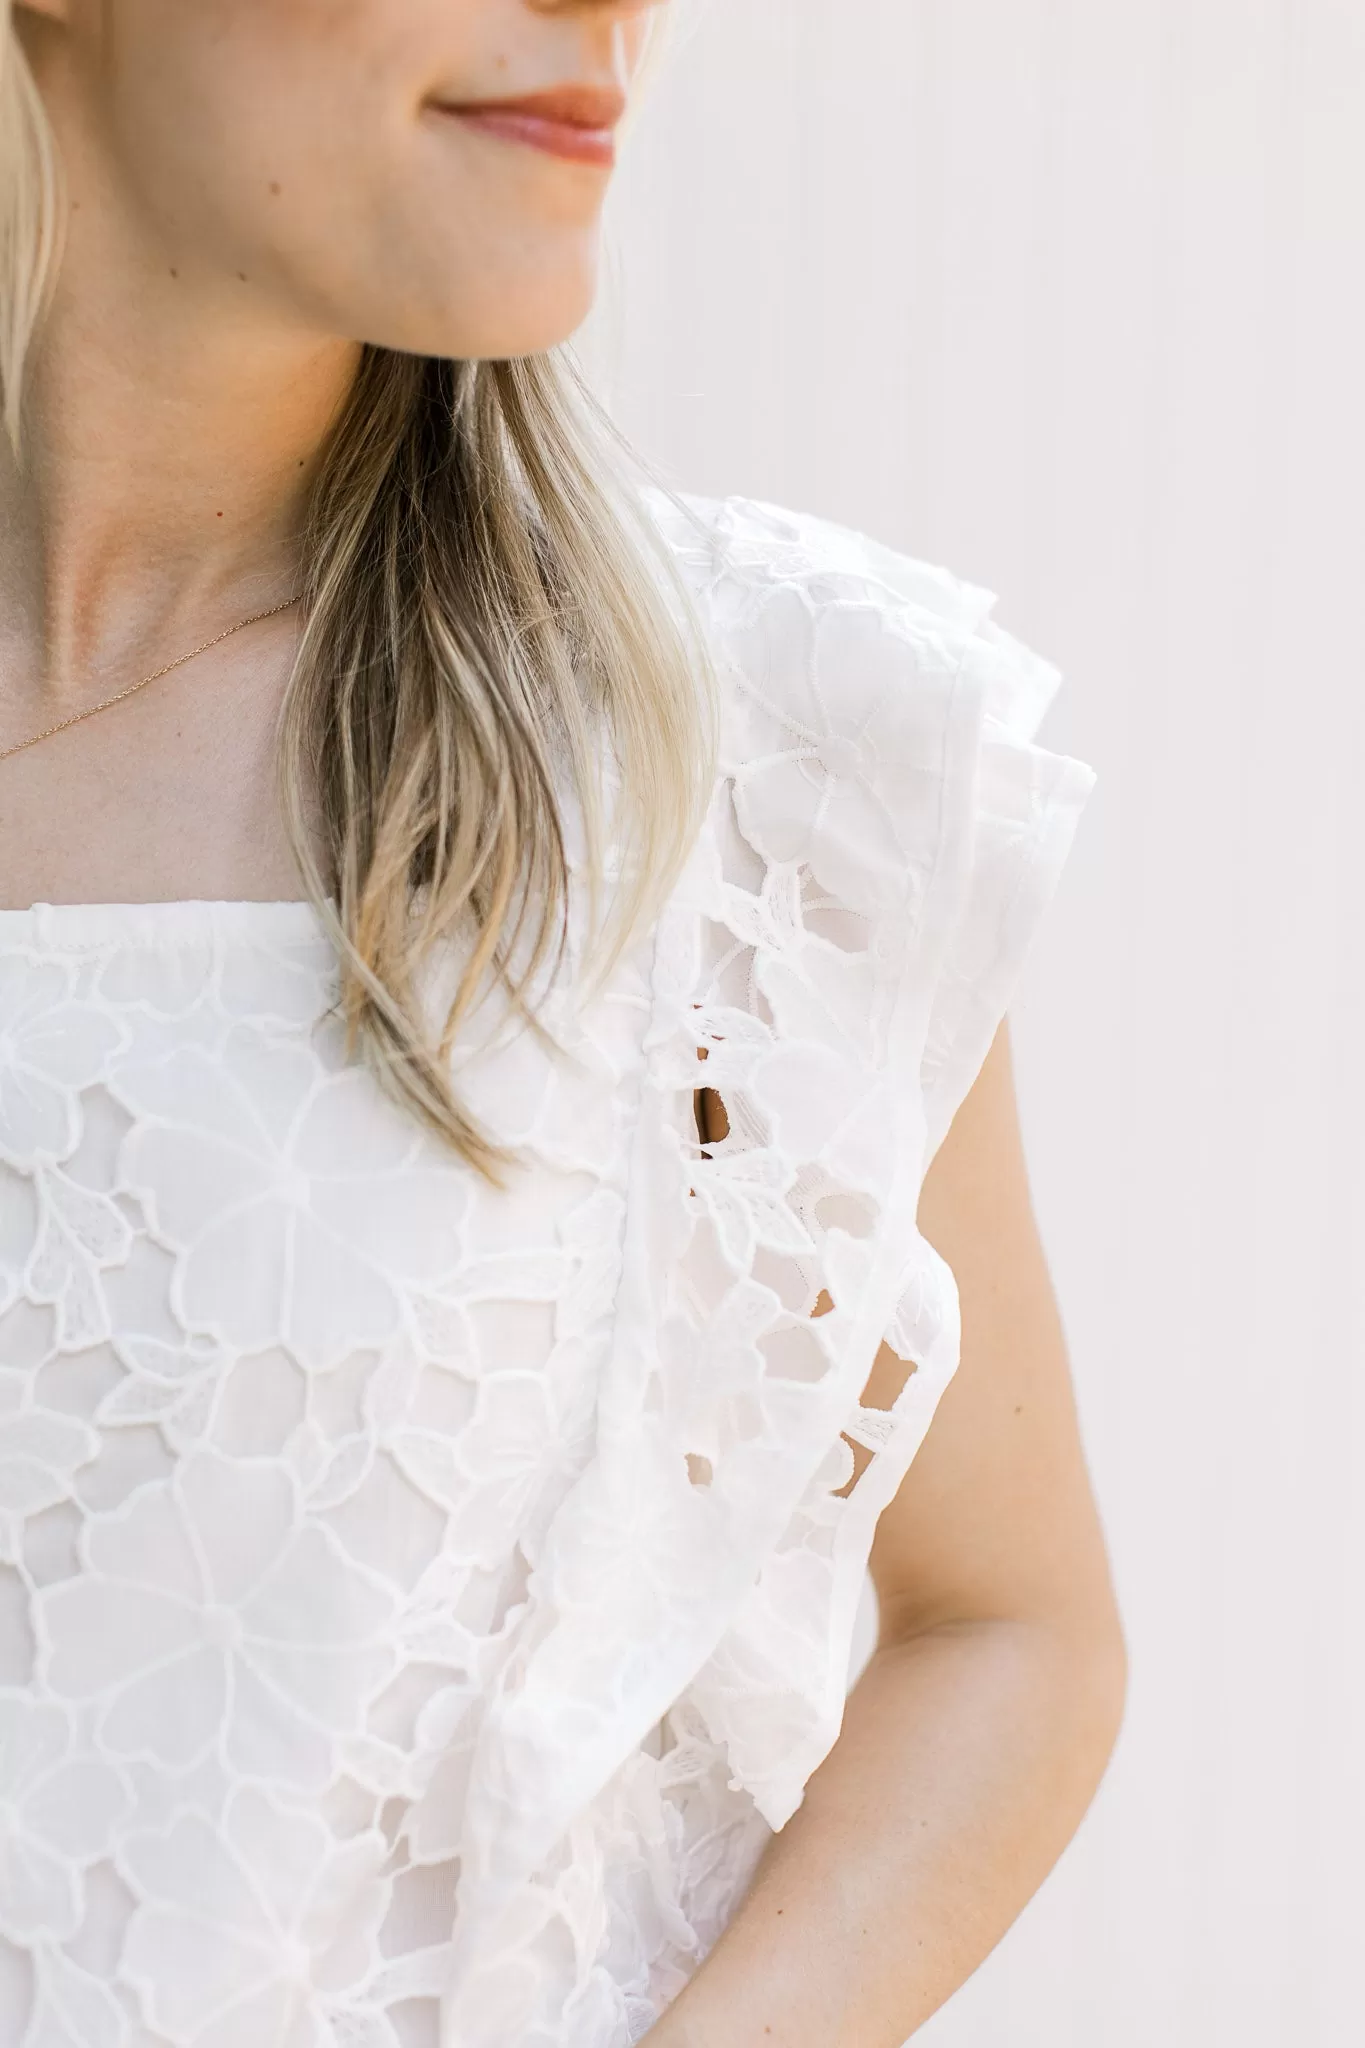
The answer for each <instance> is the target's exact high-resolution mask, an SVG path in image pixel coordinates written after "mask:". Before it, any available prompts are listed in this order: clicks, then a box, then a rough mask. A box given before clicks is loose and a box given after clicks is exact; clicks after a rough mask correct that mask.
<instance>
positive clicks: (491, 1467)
mask: <svg viewBox="0 0 1365 2048" xmlns="http://www.w3.org/2000/svg"><path fill="white" fill-rule="evenodd" d="M666 516H667V517H668V518H669V519H670V520H671V521H672V531H673V536H674V539H675V542H676V546H677V548H678V550H679V553H680V555H681V557H682V559H683V560H684V562H685V564H686V566H687V569H688V572H689V574H690V576H691V579H692V582H693V585H694V588H695V590H696V593H697V597H698V601H699V603H700V605H701V608H702V611H703V614H704V616H705V618H706V620H707V622H708V627H709V631H710V633H711V636H712V639H713V643H714V646H715V649H716V654H717V659H718V662H719V666H720V672H721V682H722V693H723V703H724V715H725V732H724V750H723V761H722V771H721V774H720V777H719V779H718V782H717V786H716V790H715V798H714V803H713V806H712V809H711V813H710V818H709V822H708V824H707V826H706V829H705V831H704V833H703V834H702V836H701V838H700V840H699V842H698V844H697V846H696V849H695V854H694V857H693V859H692V862H691V865H690V868H689V869H688V871H687V873H686V875H685V877H684V879H683V881H682V883H681V885H680V886H679V887H678V888H677V890H676V892H675V893H674V895H673V897H672V899H671V901H670V904H669V906H668V908H667V910H666V912H665V914H664V915H663V916H662V917H661V918H660V920H659V921H658V923H657V926H656V927H655V928H654V929H653V930H652V931H651V932H650V933H648V934H647V935H646V936H645V937H644V938H643V939H642V940H641V941H640V943H639V944H638V945H637V946H636V948H635V949H634V951H633V952H632V953H631V955H630V956H629V957H628V959H627V960H626V961H625V962H624V963H623V964H622V966H621V968H620V970H619V972H618V973H617V974H616V976H615V979H614V981H613V983H612V985H611V986H610V988H609V989H608V990H607V991H606V992H605V994H604V995H602V996H601V997H600V998H599V999H598V1000H596V1001H595V1002H594V1003H593V1004H592V1005H591V1007H586V1008H585V1007H583V1006H582V1005H579V1006H578V1007H577V1008H575V1006H574V1004H573V1003H572V1001H571V1000H570V999H569V996H568V995H564V994H561V996H560V997H559V998H557V999H556V1001H555V1003H554V1004H553V1005H552V1011H553V1014H552V1015H551V1016H550V1018H549V1021H550V1022H551V1024H552V1028H553V1029H554V1030H555V1031H556V1032H557V1034H558V1035H559V1037H560V1039H561V1042H562V1044H563V1045H564V1047H565V1052H564V1054H563V1055H562V1056H559V1057H556V1056H555V1055H554V1054H553V1053H552V1052H550V1051H547V1050H543V1049H541V1048H540V1047H539V1046H537V1045H536V1044H535V1043H534V1042H533V1041H532V1040H531V1039H530V1038H529V1037H527V1036H525V1035H522V1036H520V1037H516V1036H514V1035H511V1034H506V1033H504V1034H501V1036H499V1037H487V1036H485V1038H484V1039H482V1040H480V1041H479V1042H478V1043H475V1044H473V1045H471V1047H470V1049H469V1050H468V1051H467V1052H466V1053H465V1054H464V1055H463V1056H462V1066H463V1073H462V1077H461V1078H462V1085H463V1087H464V1088H465V1090H466V1091H467V1094H468V1096H469V1098H470V1099H471V1100H472V1103H473V1105H474V1107H475V1108H476V1110H477V1111H478V1112H479V1113H480V1114H481V1115H482V1117H483V1118H484V1119H485V1120H486V1122H487V1123H488V1124H489V1125H490V1126H491V1127H492V1128H493V1129H494V1130H495V1131H496V1132H498V1133H499V1134H500V1135H501V1136H503V1137H504V1138H506V1139H508V1140H510V1141H513V1142H516V1143H520V1144H523V1145H525V1146H526V1147H527V1148H528V1149H529V1156H530V1158H531V1159H532V1161H533V1164H532V1167H531V1169H530V1170H529V1171H527V1172H525V1173H523V1174H522V1175H520V1176H519V1177H517V1178H515V1179H514V1180H513V1181H512V1182H511V1184H510V1186H509V1188H508V1191H507V1192H506V1193H505V1194H497V1193H494V1192H493V1191H491V1190H490V1189H489V1188H488V1187H487V1186H486V1185H485V1184H484V1183H482V1182H481V1181H479V1180H478V1179H477V1178H476V1177H474V1176H473V1175H472V1174H471V1173H470V1172H469V1171H468V1170H467V1169H466V1168H465V1167H464V1166H463V1165H462V1164H461V1163H460V1162H459V1161H458V1160H456V1159H455V1158H454V1157H452V1156H451V1155H449V1154H447V1153H446V1152H444V1151H443V1150H442V1149H441V1147H440V1146H439V1145H438V1144H437V1143H436V1142H435V1141H434V1140H432V1139H430V1138H428V1137H427V1136H426V1135H424V1133H423V1132H422V1131H421V1130H420V1129H418V1128H417V1127H416V1125H415V1124H414V1123H413V1122H412V1121H410V1120H409V1119H407V1118H405V1117H404V1115H403V1114H401V1113H400V1112H399V1111H398V1110H397V1109H395V1108H393V1107H391V1106H390V1105H389V1103H388V1102H387V1100H386V1099H385V1098H383V1097H382V1096H381V1094H380V1092H379V1090H378V1088H377V1087H376V1085H375V1084H374V1083H373V1082H372V1081H371V1079H370V1078H369V1076H368V1075H367V1073H366V1072H364V1071H362V1070H360V1069H358V1068H356V1067H354V1066H350V1067H348V1066H347V1065H346V1064H345V1063H344V1062H343V1060H342V1057H341V1054H340V1051H339V1043H338V1031H337V1027H336V1024H335V1022H334V1021H333V1020H332V1019H331V1018H330V1017H329V1016H328V1014H327V1013H328V1008H329V1004H330V1002H331V1000H332V992H333V973H332V970H333V961H332V956H331V953H330V950H329V948H328V945H327V944H326V942H325V940H324V938H323V937H322V934H321V929H320V927H319V926H318V925H317V924H316V922H315V920H314V917H313V914H312V912H311V911H310V910H309V909H308V908H307V907H305V906H302V905H299V904H293V903H194V902H182V903H161V904H146V905H137V906H118V905H116V906H101V905H96V906H80V907H55V908H54V907H50V906H46V905H38V906H36V907H35V908H34V909H33V910H31V911H19V912H14V911H11V912H6V913H3V914H0V2040H3V2042H4V2043H6V2044H7V2048H625V2044H627V2043H632V2042H635V2041H638V2040H639V2039H640V2038H641V2037H642V2036H643V2035H644V2034H645V2032H646V2031H647V2030H648V2028H649V2026H650V2023H651V2021H652V2020H653V2019H654V2018H655V2017H657V2015H658V2014H659V2012H660V2011H661V2010H662V2009H663V2008H664V2007H665V2006H666V2005H667V2003H668V2002H669V2001H670V2000H671V1999H672V1998H673V1997H674V1996H675V1995H676V1994H677V1993H678V1991H679V1990H680V1989H681V1988H682V1986H683V1985H684V1983H685V1982H686V1980H687V1979H688V1977H689V1976H690V1974H691V1973H692V1972H693V1971H694V1970H695V1968H696V1967H697V1964H698V1962H699V1961H700V1960H701V1959H702V1958H703V1957H704V1955H705V1954H706V1952H707V1950H708V1948H709V1946H710V1945H711V1943H712V1942H713V1941H714V1939H715V1938H716V1936H717V1934H718V1932H719V1931H720V1929H721V1928H722V1927H723V1925H724V1923H725V1921H726V1919H727V1918H728V1916H729V1914H730V1912H731V1910H732V1908H733V1906H734V1903H735V1901H736V1899H737V1897H738V1895H739V1893H740V1892H741V1891H742V1889H743V1887H744V1885H745V1884H746V1882H747V1879H748V1877H749V1875H750V1873H751V1871H752V1869H753V1865H754V1863H755V1861H756V1859H757V1857H758V1855H759V1853H760V1851H761V1850H762V1848H763V1845H764V1843H765V1842H766V1841H767V1839H768V1838H769V1835H770V1832H771V1830H773V1829H775V1828H780V1827H781V1826H782V1824H783V1823H784V1822H785V1821H786V1820H787V1818H788V1817H789V1816H790V1814H791V1813H792V1812H793V1810H794V1809H795V1807H796V1806H797V1805H798V1804H799V1802H800V1799H801V1796H802V1788H803V1785H804V1784H805V1781H806V1779H807V1777H808V1775H809V1774H810V1772H811V1770H812V1769H813V1768H814V1766H815V1765H816V1764H817V1763H818V1762H819V1761H820V1759H821V1758H822V1757H823V1756H824V1754H825V1753H826V1751H827V1750H828V1748H829V1746H830V1744H831V1743H832V1742H833V1740H834V1738H835V1735H836V1733H837V1731H838V1728H839V1723H840V1715H841V1711H842V1706H843V1700H844V1693H845V1685H846V1674H847V1668H848V1657H849V1640H850V1631H851V1628H852V1624H853V1617H854V1612H855V1608H856V1605H857V1600H858V1595H859V1591H860V1587H861V1585H862V1582H863V1577H864V1571H865V1564H866V1559H867V1554H868V1547H869V1543H870V1540H871V1537H872V1532H873V1526H874V1524H875V1522H876V1520H877V1516H878V1514H879V1513H880V1511H881V1509H882V1508H883V1507H884V1506H885V1504H886V1502H887V1501H888V1500H889V1499H890V1497H891V1495H892V1494H893V1492H894V1491H895V1489H896V1487H897V1485H898V1483H899V1481H900V1480H901V1478H902V1476H903V1474H904V1472H905V1470H906V1467H907V1465H908V1464H909V1461H910V1459H911V1457H912V1456H913V1454H914V1452H915V1449H916V1447H917V1446H918V1444H919V1443H920V1441H921V1439H922V1437H923V1435H924V1432H925V1430H926V1428H927V1427H928V1425H929V1421H930V1418H931V1416H932V1414H933V1411H934V1406H935V1403H936V1402H937V1400H938V1398H939V1396H940V1394H941V1393H942V1391H943V1388H944V1385H945V1383H946V1381H947V1380H948V1378H949V1376H950V1374H951V1373H952V1371H953V1368H954V1365H955V1363H956V1360H957V1347H958V1327H957V1313H956V1310H957V1298H956V1292H955V1288H954V1284H953V1280H952V1276H951V1274H950V1273H949V1271H948V1269H947V1268H946V1267H945V1265H944V1264H943V1262H942V1260H941V1259H939V1258H938V1257H937V1256H936V1254H935V1253H934V1252H933V1251H932V1250H931V1249H930V1247H929V1246H928V1244H927V1243H926V1242H925V1241H924V1240H923V1239H922V1238H921V1237H920V1236H919V1235H918V1234H917V1232H916V1229H915V1212H916V1203H917V1197H918V1193H919V1189H920V1184H921V1181H922V1178H923V1174H924V1170H925V1167H926V1165H927V1163H928V1160H929V1158H930V1157H931V1155H932V1153H933V1151H934V1149H935V1148H936V1146H937V1145H938V1143H939V1141H940V1140H941V1138H942V1137H943V1135H944V1132H945V1131H946V1129H947V1127H948V1124H949V1122H950V1120H951V1118H952V1116H953V1114H954V1111H955V1110H956V1108H957V1106H958V1104H959V1103H960V1101H961V1100H962V1098H963V1096H964V1095H965V1093H966V1091H967V1089H968V1087H969V1086H970V1084H971V1082H972V1080H973V1079H974V1077H975V1075H976V1073H977V1071H978V1069H979V1067H980V1064H981V1062H982V1059H983V1058H984V1056H985V1053H986V1051H987V1049H988V1047H989V1044H990V1041H991V1038H992V1036H993V1035H994V1032H995V1030H996V1028H997V1025H998V1024H999V1022H1000V1019H1001V1017H1002V1014H1003V1013H1004V1011H1005V1008H1006V1004H1007V1002H1008V1000H1009V998H1010V995H1011V992H1012V990H1013V988H1014V985H1015V982H1016V979H1017V976H1018V974H1019V971H1020V967H1021V964H1022V962H1023V959H1024V956H1025V953H1026V951H1027V948H1028V946H1029V943H1030V940H1031V939H1032V937H1033V934H1034V931H1035V928H1036V927H1037V925H1038V923H1039V919H1040V917H1041V915H1042V912H1043V910H1044V907H1045V905H1046V902H1047V900H1048V898H1049V896H1050V894H1051V892H1052V890H1053V887H1054V884H1055V882H1056V879H1057V876H1058V873H1059V870H1060V868H1061V866H1062V863H1063V861H1064V859H1065V857H1066V853H1067V850H1068V847H1069V844H1070V841H1071V838H1072V833H1073V829H1074V827H1075V824H1076V821H1077V817H1078V815H1079V813H1080V811H1081V809H1082V806H1083V804H1084V802H1085V800H1086V797H1087V795H1088V793H1089V791H1090V788H1091V785H1092V782H1093V780H1094V778H1093V775H1092V773H1091V771H1090V770H1089V769H1088V768H1087V767H1085V766H1084V765H1082V764H1081V763H1079V762H1076V761H1073V760H1068V759H1065V758H1063V757H1061V756H1058V755H1056V754H1053V753H1048V752H1045V751H1043V750H1042V749H1040V748H1039V747H1037V746H1035V745H1034V744H1032V743H1031V735H1032V733H1033V731H1034V729H1035V727H1036V726H1037V724H1038V721H1039V719H1040V718H1041V716H1042V714H1043V712H1044V710H1045V709H1046V707H1047V705H1048V703H1049V701H1050V699H1051V698H1052V696H1053V693H1054V691H1055V689H1056V687H1057V684H1058V680H1059V678H1058V675H1057V672H1056V671H1055V669H1053V668H1051V667H1050V666H1049V665H1048V664H1046V663H1045V662H1043V661H1041V660H1039V659H1038V658H1037V657H1036V656H1034V655H1032V654H1030V653H1029V652H1027V651H1026V650H1025V649H1024V648H1023V647H1022V646H1021V645H1020V644H1019V643H1018V642H1017V641H1015V640H1013V639H1011V638H1010V637H1008V636H1007V635H1006V634H1005V633H1003V632H1002V631H1000V629H999V628H998V627H996V626H995V625H994V624H993V623H992V622H991V620H990V618H989V616H988V615H989V613H990V610H991V607H992V604H993V602H994V600H993V598H992V597H991V595H990V593H989V592H987V591H984V590H980V589H977V588H974V587H972V586H971V585H969V584H965V583H962V582H959V581H957V580H955V579H954V578H952V577H951V576H949V575H948V574H947V573H946V572H945V571H943V570H940V569H937V568H933V567H931V566H928V565H926V564H922V563H918V562H914V561H909V560H906V559H903V558H901V557H898V556H895V555H892V554H889V553H887V552H885V551H884V550H881V549H879V548H877V547H875V546H874V545H872V544H871V543H868V542H866V541H863V540H861V539H859V538H857V537H855V536H853V535H851V534H848V533H845V532H843V531H841V530H839V529H835V528H832V527H829V526H826V525H823V524H820V523H818V522H813V521H809V520H805V519H800V518H796V517H793V516H791V515H788V514H786V513H780V512H776V511H773V510H771V509H769V508H765V507H761V506H754V505H750V504H739V503H730V504H727V505H724V506H720V507H715V506H712V507H706V508H702V511H701V522H700V523H699V524H698V525H697V527H696V528H695V529H694V528H693V527H692V526H690V525H689V524H688V523H687V522H686V521H684V520H682V519H680V518H679V517H678V516H677V514H676V513H668V514H667V515H666ZM569 987H570V990H571V983H570V984H569ZM699 1050H704V1051H705V1052H706V1054H707V1055H708V1058H707V1064H706V1066H705V1069H704V1075H705V1080H706V1082H707V1084H708V1085H710V1086H712V1087H714V1088H715V1089H716V1090H717V1091H718V1092H719V1093H720V1094H721V1095H722V1097H723V1099H724V1102H725V1104H726V1107H727V1111H728V1114H729V1118H730V1124H731V1130H730V1135H729V1137H728V1138H727V1139H726V1140H725V1141H724V1142H722V1143H719V1144H715V1145H712V1146H709V1147H708V1148H707V1149H706V1151H703V1150H702V1149H701V1147H700V1146H699V1143H698V1139H697V1131H696V1125H695V1121H694V1116H693V1090H694V1088H695V1087H696V1086H697V1085H698V1080H699V1073H700V1072H701V1071H702V1070H699V1068H698V1052H699ZM823 1291H827V1292H828V1294H829V1296H830V1298H831V1299H832V1301H833V1303H834V1308H833V1311H832V1312H830V1313H827V1314H823V1315H820V1316H818V1317H814V1318H813V1317H812V1314H811V1311H812V1309H813V1308H814V1306H815V1305H816V1302H817V1299H818V1298H819V1296H820V1295H821V1293H822V1292H823ZM883 1338H888V1339H889V1340H890V1342H891V1344H892V1345H893V1347H894V1348H895V1350H896V1351H897V1352H898V1353H899V1354H900V1355H901V1356H902V1357H903V1358H905V1359H906V1360H908V1361H910V1362H911V1363H912V1365H913V1370H912V1372H911V1373H910V1374H909V1376H908V1377H907V1380H906V1383H905V1388H904V1391H903V1393H902V1394H901V1396H900V1397H899V1399H898V1400H897V1402H896V1405H895V1407H894V1408H893V1409H892V1410H891V1411H889V1412H874V1411H868V1410H865V1409H863V1408H862V1407H860V1405H859V1395H860V1392H861V1390H862V1388H863V1386H864V1383H865V1380H866V1378H867V1374H868V1370H869V1367H870V1366H871V1363H872V1360H873V1357H874V1355H875V1353H876V1351H877V1349H878V1346H879V1344H880V1343H881V1341H882V1340H883ZM848 1439H852V1440H853V1441H855V1442H857V1443H859V1444H861V1445H863V1446H865V1447H866V1448H867V1449H868V1450H870V1451H872V1452H874V1453H875V1456H874V1457H873V1458H872V1461H871V1463H870V1464H869V1465H868V1467H867V1469H866V1470H865V1471H864V1472H863V1473H862V1475H861V1477H860V1478H859V1479H858V1481H857V1483H856V1484H855V1485H854V1487H853V1488H852V1490H851V1492H850V1493H849V1494H848V1495H847V1497H842V1496H841V1495H840V1493H839V1489H841V1488H843V1487H844V1486H845V1485H846V1483H847V1481H848V1479H849V1477H850V1474H851V1473H852V1471H853V1455H852V1451H851V1449H850V1446H849V1442H848V1441H847V1440H848Z"/></svg>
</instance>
